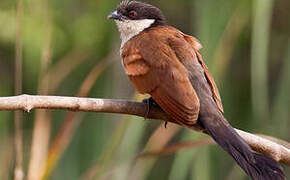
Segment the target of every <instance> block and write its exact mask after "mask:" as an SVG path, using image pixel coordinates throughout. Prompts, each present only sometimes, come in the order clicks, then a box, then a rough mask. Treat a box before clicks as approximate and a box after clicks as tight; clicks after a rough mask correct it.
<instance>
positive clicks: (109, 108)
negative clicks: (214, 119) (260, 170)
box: [0, 95, 290, 166]
mask: <svg viewBox="0 0 290 180" xmlns="http://www.w3.org/2000/svg"><path fill="white" fill-rule="evenodd" d="M32 109H64V110H70V111H85V112H104V113H119V114H130V115H136V116H141V117H143V116H144V115H145V113H146V104H144V103H140V102H133V101H127V100H117V99H98V98H79V97H63V96H38V95H20V96H10V97H0V111H1V110H23V111H26V112H29V111H30V110H32ZM148 118H151V119H159V120H164V121H169V122H173V123H176V122H174V121H173V120H172V119H171V118H170V116H169V115H167V114H166V113H165V112H163V111H162V110H161V109H160V108H158V107H152V108H151V109H150V113H149V116H148ZM192 129H193V130H197V131H202V130H201V129H198V128H197V127H193V128H192ZM236 131H237V132H238V133H239V134H240V136H242V137H243V138H244V139H245V141H246V142H247V143H248V144H249V145H250V146H251V147H252V148H253V149H254V150H255V151H257V152H260V153H262V154H265V155H267V156H269V157H271V158H273V159H275V160H276V161H279V162H282V163H285V164H286V165H288V166H290V149H289V147H285V146H283V145H280V144H278V143H276V142H273V141H271V140H268V139H265V138H263V137H261V136H257V135H254V134H251V133H248V132H244V131H241V130H238V129H236ZM204 133H205V132H204Z"/></svg>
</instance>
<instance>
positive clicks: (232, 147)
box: [199, 114, 286, 180]
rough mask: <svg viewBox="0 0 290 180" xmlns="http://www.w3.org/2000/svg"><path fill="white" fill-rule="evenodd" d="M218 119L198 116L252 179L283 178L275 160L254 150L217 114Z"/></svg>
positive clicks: (274, 179) (275, 179) (268, 179)
mask: <svg viewBox="0 0 290 180" xmlns="http://www.w3.org/2000/svg"><path fill="white" fill-rule="evenodd" d="M218 116H219V117H218V119H216V118H213V117H200V119H199V121H200V123H201V124H202V125H203V126H204V128H205V129H206V130H207V131H208V133H209V135H210V136H211V137H212V138H213V139H214V140H215V141H216V143H217V144H219V145H220V146H221V147H222V148H223V149H224V150H225V151H226V152H228V153H229V154H230V155H231V156H232V157H233V158H234V159H235V161H236V162H237V163H238V165H239V166H240V167H241V168H242V169H243V170H244V171H245V172H246V173H247V174H248V175H249V176H250V177H252V179H254V180H285V179H286V178H285V175H284V172H283V169H282V167H281V166H280V164H279V163H278V162H276V161H274V160H273V159H271V158H268V157H266V156H264V155H262V154H258V153H256V152H254V151H253V150H252V149H251V148H250V147H249V145H248V144H247V143H246V142H245V141H244V140H243V139H242V138H241V137H240V136H239V135H238V134H237V132H236V131H235V130H234V129H233V128H232V127H231V126H230V124H229V123H228V122H227V121H226V120H225V119H224V117H223V116H222V115H221V114H219V115H218Z"/></svg>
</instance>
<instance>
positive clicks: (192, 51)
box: [107, 0, 286, 180]
mask: <svg viewBox="0 0 290 180" xmlns="http://www.w3.org/2000/svg"><path fill="white" fill-rule="evenodd" d="M107 18H108V19H113V20H114V21H115V23H116V25H117V28H118V30H119V32H120V38H121V47H120V56H121V59H122V60H121V61H122V65H123V68H124V70H125V73H126V74H127V76H128V77H129V80H130V81H131V83H132V84H133V86H134V87H135V89H136V90H137V91H138V92H139V93H141V94H149V95H150V96H151V98H150V102H154V103H156V104H157V105H158V106H159V107H160V108H161V109H162V110H163V111H165V112H166V113H167V114H169V116H170V117H171V118H172V119H173V120H174V121H176V122H177V123H178V124H180V125H182V126H184V127H189V128H190V127H194V126H198V127H200V128H202V129H204V130H205V131H206V132H207V133H208V134H209V135H210V136H211V137H212V138H213V140H214V141H215V142H216V143H217V144H218V145H219V146H220V147H221V148H222V149H223V150H225V151H226V152H227V153H228V154H229V155H230V156H232V158H233V159H234V160H235V161H236V163H237V164H238V165H239V166H240V167H241V168H242V169H243V170H244V171H245V173H246V174H248V175H249V176H250V177H251V178H252V179H254V180H284V179H286V178H285V174H284V172H283V169H282V167H281V166H280V164H279V163H278V162H276V161H275V160H273V159H271V158H269V157H267V156H265V155H262V154H259V153H257V152H255V151H254V150H252V149H251V148H250V146H249V145H248V144H247V143H246V142H245V140H244V139H243V138H242V137H240V136H239V135H238V133H237V132H236V131H235V130H234V128H233V127H232V126H231V125H230V124H229V123H228V121H227V120H226V119H225V117H224V115H223V112H224V111H223V105H222V101H221V97H220V94H219V91H218V88H217V85H216V84H215V82H214V79H213V76H212V75H211V74H210V72H209V70H208V68H207V66H206V64H205V63H204V61H203V59H202V56H201V54H200V53H199V50H200V49H201V48H202V45H201V43H200V42H199V41H198V40H197V39H196V38H195V37H193V36H190V35H187V34H185V33H183V32H181V31H180V30H178V29H177V28H175V27H173V26H170V25H168V24H167V22H166V19H165V16H164V15H163V13H162V11H161V10H160V9H159V8H157V7H155V6H153V5H151V4H148V3H145V2H139V1H127V0H126V1H122V2H121V3H120V4H119V5H118V6H117V8H116V9H115V10H113V11H112V12H111V13H110V14H109V15H108V16H107Z"/></svg>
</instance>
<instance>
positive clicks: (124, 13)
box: [107, 1, 165, 41]
mask: <svg viewBox="0 0 290 180" xmlns="http://www.w3.org/2000/svg"><path fill="white" fill-rule="evenodd" d="M107 18H108V19H113V20H115V22H116V24H117V26H118V29H119V31H120V33H121V38H122V41H127V40H129V39H130V38H131V37H133V36H135V35H137V34H139V33H140V32H142V31H143V30H144V29H147V28H149V27H153V26H158V25H164V24H165V18H164V16H163V14H162V12H161V10H160V9H158V8H157V7H154V6H152V5H150V4H147V3H143V2H137V1H123V2H121V3H120V4H119V6H118V7H117V8H116V9H115V10H114V11H113V12H112V13H111V14H109V15H108V17H107Z"/></svg>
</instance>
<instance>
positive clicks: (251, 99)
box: [0, 0, 290, 180]
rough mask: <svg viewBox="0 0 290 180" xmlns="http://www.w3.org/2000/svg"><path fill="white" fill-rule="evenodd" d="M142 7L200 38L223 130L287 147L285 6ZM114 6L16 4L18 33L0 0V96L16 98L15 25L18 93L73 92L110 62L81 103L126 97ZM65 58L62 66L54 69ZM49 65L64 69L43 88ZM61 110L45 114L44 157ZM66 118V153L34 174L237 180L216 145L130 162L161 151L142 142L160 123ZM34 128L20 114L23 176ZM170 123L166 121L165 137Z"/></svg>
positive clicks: (9, 174) (2, 170) (2, 133)
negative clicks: (226, 125)
mask: <svg viewBox="0 0 290 180" xmlns="http://www.w3.org/2000/svg"><path fill="white" fill-rule="evenodd" d="M150 2H151V3H152V4H155V5H158V6H159V7H160V8H161V10H163V12H164V14H165V15H166V17H167V20H168V22H169V23H170V24H171V25H173V26H176V27H178V28H179V29H181V30H182V31H184V32H186V33H189V34H191V35H194V36H195V37H197V38H198V39H200V41H201V43H202V44H203V49H202V50H201V53H202V54H203V58H204V60H205V62H206V63H207V64H208V66H209V69H210V71H211V72H212V73H213V75H214V77H215V79H216V82H217V84H218V87H219V89H220V93H221V96H222V99H223V104H224V109H225V116H226V117H227V119H228V121H229V122H230V123H231V124H232V125H233V126H234V127H237V128H241V129H244V130H247V131H251V132H255V133H263V134H267V135H271V136H274V137H278V138H282V139H285V140H288V141H289V139H290V133H289V127H290V114H289V112H290V108H289V102H290V98H289V97H290V96H289V90H290V84H289V77H290V76H289V72H290V66H289V64H290V63H289V62H290V54H289V52H290V33H289V32H290V31H289V29H290V24H289V23H287V22H289V16H290V11H289V8H288V9H287V7H289V6H290V1H273V0H267V1H266V0H257V1H250V0H239V1H232V0H221V1H214V0H203V1H201V0H195V1H193V0H183V1H173V0H171V1H170V3H168V1H167V0H160V1H158V2H155V1H150ZM118 3H119V1H113V0H95V1H93V0H85V1H76V0H71V1H68V0H62V1H59V0H54V1H48V0H44V1H37V0H24V1H23V6H22V10H23V11H22V17H21V25H20V26H18V25H19V24H17V16H16V14H17V8H16V7H17V1H11V0H1V1H0V81H1V83H0V95H1V96H11V95H13V94H14V86H15V85H14V82H13V77H14V61H15V42H16V32H17V29H18V28H19V27H20V28H21V32H22V35H21V41H22V47H23V77H22V79H23V93H28V94H38V93H41V94H54V95H67V96H69V95H77V93H78V89H79V88H80V87H81V85H82V83H83V82H84V80H85V79H86V78H87V75H88V74H89V72H90V71H91V70H92V67H94V66H96V65H97V64H98V63H100V62H102V61H108V60H109V59H114V61H116V62H114V63H111V64H110V65H109V66H108V67H107V68H103V70H104V71H103V72H102V73H101V74H100V76H98V79H97V80H96V82H95V83H94V85H93V87H92V88H91V89H90V91H89V93H87V96H90V97H103V98H124V99H126V98H131V97H132V95H133V92H134V91H133V88H132V86H131V85H130V83H129V81H128V79H127V78H126V76H125V74H124V73H123V70H122V67H121V65H120V62H119V60H120V58H119V57H118V56H119V54H118V53H119V52H118V48H119V44H120V40H119V37H118V36H119V35H118V32H117V29H116V27H115V25H114V22H112V21H108V20H107V19H106V16H107V14H109V13H110V12H111V11H112V10H113V9H114V7H116V5H117V4H118ZM46 53H47V54H46ZM45 55H48V56H47V57H48V64H47V66H45V65H44V61H45V57H46V56H45ZM66 59H68V61H66V62H67V63H65V64H61V62H65V60H66ZM57 67H58V68H59V69H62V70H63V71H57V74H56V73H51V74H50V75H49V77H50V78H51V79H49V80H48V81H47V82H46V81H45V82H42V81H43V77H44V76H45V75H47V74H49V72H50V71H51V70H53V69H54V68H57ZM65 70H68V73H67V74H64V73H65ZM52 72H54V71H52ZM58 80H59V84H58V85H57V87H55V89H49V88H48V89H47V88H45V83H48V84H47V85H48V87H50V86H51V87H54V86H53V85H52V84H53V83H55V82H56V81H58ZM41 89H42V90H41ZM43 89H44V90H43ZM45 89H46V90H45ZM131 99H132V98H131ZM139 100H140V98H139ZM66 113H67V112H64V111H52V116H51V117H50V118H49V122H48V123H49V125H50V126H51V128H50V130H49V133H48V136H49V137H50V139H49V147H48V150H51V149H50V148H51V147H52V144H53V142H54V141H55V140H56V139H55V138H57V137H56V135H57V134H58V133H61V131H63V129H61V128H60V127H61V126H63V127H66V125H64V124H63V122H64V119H65V118H64V117H65V115H66ZM12 115H13V114H12V113H11V112H0V142H1V143H0V179H13V168H14V165H15V163H14V162H15V155H14V154H13V143H14V142H13V138H14V132H15V130H14V123H13V116H12ZM46 115H47V114H46ZM47 117H48V115H47ZM72 120H73V121H80V122H79V123H78V124H77V125H75V129H74V130H73V131H72V132H71V134H70V136H71V138H69V137H68V138H67V141H68V146H67V147H66V148H65V147H64V149H63V151H59V152H58V156H57V158H56V159H55V161H53V163H52V164H51V165H52V167H51V169H49V170H47V169H46V170H47V171H46V172H47V174H46V176H42V177H45V178H48V179H55V180H57V179H72V180H73V179H80V178H83V179H90V178H96V179H105V178H106V177H109V179H118V180H119V179H124V180H125V179H135V178H136V177H138V179H171V180H174V179H197V180H209V179H215V180H218V179H232V177H238V178H239V179H245V175H244V174H243V173H242V172H241V170H240V169H237V168H236V167H235V166H233V164H234V163H233V160H232V159H231V158H229V157H228V155H227V154H226V153H225V152H223V151H222V150H220V149H219V148H218V147H217V146H208V147H204V146H203V147H194V149H187V150H185V151H180V152H177V153H174V154H170V155H167V156H166V157H146V158H143V159H142V158H137V159H135V157H136V156H137V155H138V154H139V153H141V152H143V151H146V150H154V148H156V147H159V146H158V143H157V144H156V143H155V144H154V143H149V139H150V140H152V138H153V140H154V137H151V135H152V134H153V133H154V132H155V130H156V127H157V125H158V124H157V123H156V122H151V121H149V120H146V121H143V120H142V119H141V118H135V117H129V116H120V115H101V114H96V113H79V114H77V115H76V116H75V117H74V118H73V119H72ZM35 122H36V116H35V114H34V113H32V114H29V115H27V114H24V118H23V127H24V128H23V131H24V136H23V140H24V149H23V156H24V162H23V163H24V173H25V175H26V177H27V173H28V168H29V163H31V157H32V156H33V154H31V147H32V139H33V138H34V137H33V131H34V130H35V128H36V126H35ZM172 126H173V125H172V124H169V127H168V133H169V132H171V130H172V129H171V128H172ZM164 133H166V131H165V132H164ZM150 137H151V138H150ZM197 137H199V135H198V134H197V133H195V132H191V131H188V130H182V132H181V133H178V132H175V134H174V136H172V137H169V138H168V141H167V142H168V143H170V144H173V143H178V142H181V141H194V140H196V139H197ZM153 140H152V141H153ZM44 141H45V140H44ZM45 163H48V160H46V161H45V162H43V164H42V166H43V167H44V165H45ZM231 167H232V168H231ZM285 171H286V176H287V177H290V169H289V167H285ZM135 175H138V176H135ZM134 177H135V178H134ZM45 178H44V179H45ZM235 179H237V178H235Z"/></svg>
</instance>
